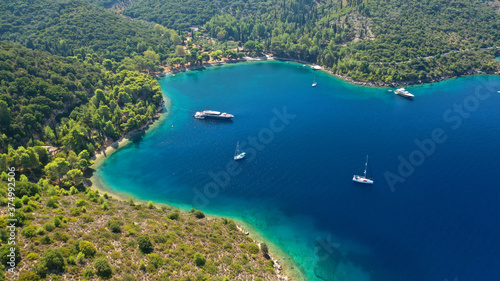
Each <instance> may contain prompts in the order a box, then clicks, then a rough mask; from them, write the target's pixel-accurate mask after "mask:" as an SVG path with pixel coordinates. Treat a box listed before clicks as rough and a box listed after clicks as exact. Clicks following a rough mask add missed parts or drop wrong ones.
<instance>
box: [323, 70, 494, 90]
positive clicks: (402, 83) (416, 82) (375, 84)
mask: <svg viewBox="0 0 500 281" xmlns="http://www.w3.org/2000/svg"><path fill="white" fill-rule="evenodd" d="M325 71H326V72H328V73H329V74H331V75H334V76H336V77H338V78H340V79H342V80H345V81H347V82H349V83H352V84H356V85H360V86H369V87H392V88H394V87H400V86H410V85H420V84H428V83H435V82H439V81H443V80H446V79H451V78H456V77H460V76H469V75H477V74H494V75H499V74H500V71H480V70H471V71H467V72H465V73H462V74H457V75H443V76H440V77H436V78H432V79H431V78H428V79H423V80H408V81H398V82H391V83H386V82H373V81H358V80H354V79H352V78H350V77H347V76H345V75H342V74H337V73H334V72H333V71H331V70H325Z"/></svg>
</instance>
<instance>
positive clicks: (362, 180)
mask: <svg viewBox="0 0 500 281" xmlns="http://www.w3.org/2000/svg"><path fill="white" fill-rule="evenodd" d="M367 168H368V155H366V162H365V170H364V172H363V175H362V176H359V175H354V176H352V180H353V181H355V182H359V183H365V184H373V178H370V179H369V178H367V177H366V170H367Z"/></svg>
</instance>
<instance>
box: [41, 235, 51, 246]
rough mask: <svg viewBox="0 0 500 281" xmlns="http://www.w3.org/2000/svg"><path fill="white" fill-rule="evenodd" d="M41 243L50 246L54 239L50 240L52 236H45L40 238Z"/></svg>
mask: <svg viewBox="0 0 500 281" xmlns="http://www.w3.org/2000/svg"><path fill="white" fill-rule="evenodd" d="M40 242H42V244H46V245H48V244H52V242H53V241H52V238H50V236H49V235H47V234H46V235H45V236H43V237H42V238H40Z"/></svg>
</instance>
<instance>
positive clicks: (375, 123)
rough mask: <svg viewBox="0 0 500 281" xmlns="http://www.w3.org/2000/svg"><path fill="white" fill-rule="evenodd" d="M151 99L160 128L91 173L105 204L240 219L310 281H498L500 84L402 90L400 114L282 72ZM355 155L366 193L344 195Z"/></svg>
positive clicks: (392, 100) (393, 105) (201, 75)
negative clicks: (135, 200) (108, 199)
mask: <svg viewBox="0 0 500 281" xmlns="http://www.w3.org/2000/svg"><path fill="white" fill-rule="evenodd" d="M313 79H315V80H316V81H317V82H318V86H317V87H315V88H313V87H311V84H312V81H313ZM160 84H161V85H162V89H163V90H164V92H165V93H166V94H167V95H168V96H169V97H170V98H171V100H172V107H171V108H169V110H170V116H169V117H168V119H167V121H165V123H163V124H162V125H161V126H159V127H158V128H157V129H156V130H154V131H153V132H150V133H148V134H146V135H145V136H143V137H142V138H141V139H139V140H136V141H135V142H134V143H132V144H131V145H129V146H127V147H126V148H124V149H122V150H120V151H118V152H117V153H115V154H113V155H111V156H110V157H108V159H107V160H106V161H105V162H104V164H103V165H102V166H101V167H100V168H99V170H98V171H97V176H98V177H99V178H101V180H102V181H104V182H105V183H106V184H107V185H108V186H109V187H110V188H111V189H113V190H116V191H119V192H124V193H129V194H133V195H135V196H137V197H139V198H141V199H144V200H155V201H161V202H165V203H170V204H173V205H176V206H180V207H183V208H191V207H194V208H197V209H201V210H203V211H205V212H207V213H212V214H218V215H223V216H231V217H235V218H238V219H242V220H244V221H246V222H248V223H249V224H251V225H252V226H253V227H255V228H256V229H257V230H258V231H259V232H260V233H262V234H263V235H264V236H265V237H266V238H268V239H270V240H271V241H272V242H273V243H274V244H275V245H277V246H279V247H280V248H281V249H282V250H283V251H284V252H286V253H287V254H289V255H290V256H292V257H293V259H294V261H295V262H296V263H297V264H298V265H299V266H300V268H301V270H302V271H303V272H304V273H305V274H306V275H307V278H308V280H355V281H358V280H359V281H361V280H384V281H387V280H419V281H421V280H437V281H442V280H445V279H448V280H455V278H457V279H458V280H496V279H498V278H499V277H500V259H499V258H498V253H499V252H500V243H498V237H500V225H499V224H498V220H499V219H500V212H499V207H498V202H499V200H500V191H499V187H500V184H498V180H497V179H496V176H497V175H498V172H499V170H500V168H499V166H500V165H499V164H500V161H499V159H500V147H499V146H498V144H499V143H500V111H499V110H498V108H499V106H500V94H499V93H497V91H498V90H500V77H497V76H472V77H463V78H458V79H452V80H447V81H444V82H440V83H436V84H431V85H423V86H416V87H408V89H409V90H410V92H412V93H413V94H415V96H416V98H415V100H414V101H410V100H406V99H404V98H401V97H399V96H395V95H394V94H392V93H391V92H388V89H381V88H378V89H375V88H368V87H360V86H356V85H351V84H348V83H345V82H343V81H341V80H339V79H336V78H333V77H331V76H329V75H327V74H325V73H321V72H314V71H312V70H310V69H309V68H307V67H303V66H302V65H298V64H292V63H290V64H286V63H280V62H261V63H246V64H238V65H229V66H223V67H214V68H210V69H206V70H202V71H193V72H187V73H183V74H177V75H176V76H175V77H172V76H169V77H166V78H164V79H162V80H161V81H160ZM203 109H212V110H221V111H226V112H228V113H231V114H234V115H235V118H234V119H233V120H232V121H231V122H215V121H210V120H195V119H194V118H193V117H192V114H193V111H201V110H203ZM237 141H239V142H240V146H241V147H242V148H243V150H245V151H246V152H247V154H248V156H247V158H246V159H245V160H242V161H240V162H238V163H235V162H234V161H233V160H232V157H233V154H234V149H235V145H236V142H237ZM255 142H256V143H255ZM250 143H253V144H250ZM367 154H369V155H370V168H371V169H370V172H371V173H372V174H373V176H374V180H375V184H374V185H373V186H364V185H360V184H356V183H353V182H352V181H351V178H352V175H353V174H354V173H358V172H360V168H361V166H362V164H363V163H364V159H365V157H366V155H367ZM234 165H236V166H234ZM386 177H388V178H389V181H388V180H386Z"/></svg>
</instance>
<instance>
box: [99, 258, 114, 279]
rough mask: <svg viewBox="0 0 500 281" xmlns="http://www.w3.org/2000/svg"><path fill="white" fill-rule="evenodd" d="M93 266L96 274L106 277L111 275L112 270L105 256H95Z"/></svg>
mask: <svg viewBox="0 0 500 281" xmlns="http://www.w3.org/2000/svg"><path fill="white" fill-rule="evenodd" d="M94 268H95V270H96V274H97V276H99V277H101V278H103V279H108V278H110V277H111V275H113V271H112V270H111V266H110V265H109V262H108V260H107V259H106V258H104V257H102V258H97V259H96V260H95V262H94Z"/></svg>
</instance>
